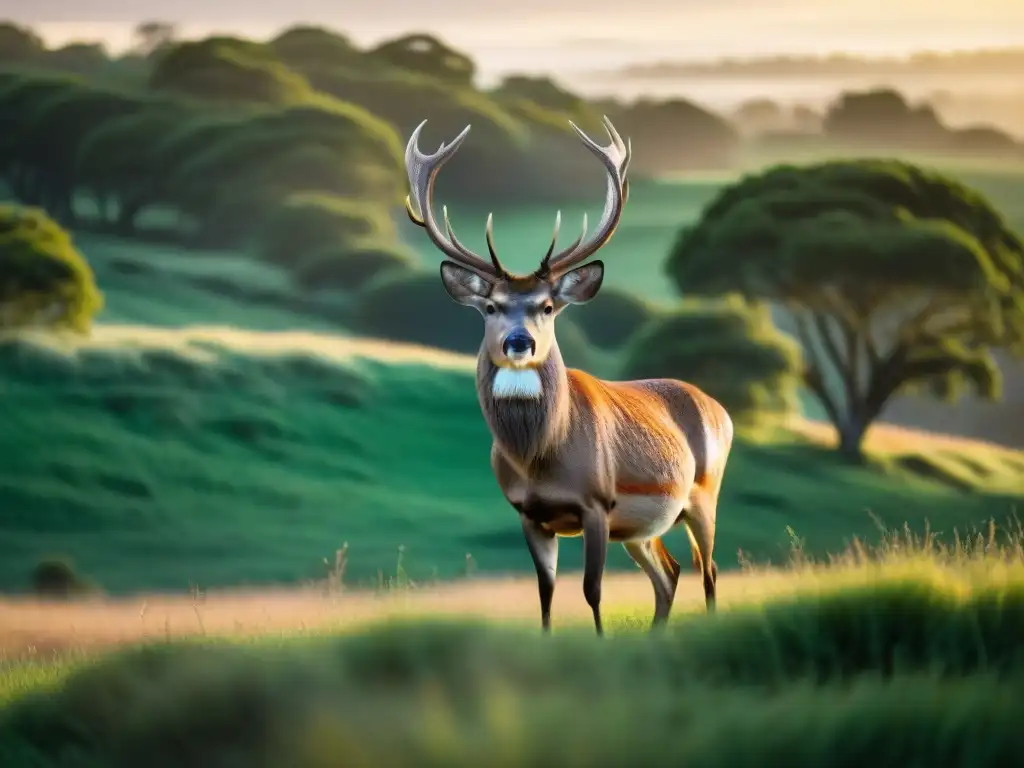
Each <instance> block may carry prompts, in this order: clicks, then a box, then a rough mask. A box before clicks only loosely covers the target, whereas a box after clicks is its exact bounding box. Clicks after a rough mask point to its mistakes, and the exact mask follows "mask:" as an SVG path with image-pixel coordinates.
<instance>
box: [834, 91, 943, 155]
mask: <svg viewBox="0 0 1024 768" xmlns="http://www.w3.org/2000/svg"><path fill="white" fill-rule="evenodd" d="M822 127H823V129H824V131H825V133H826V134H827V135H828V136H829V138H831V139H836V140H838V141H841V142H843V143H847V144H862V145H864V144H866V145H869V146H889V147H913V148H934V147H939V146H942V145H943V144H945V143H946V140H947V130H946V126H945V125H943V123H942V120H941V119H940V118H939V116H938V114H937V113H936V112H935V109H934V108H933V107H932V106H930V105H928V104H922V105H920V106H912V105H910V104H909V103H907V100H906V99H905V98H904V97H903V94H901V93H900V92H899V91H896V90H893V89H891V88H878V89H875V90H870V91H856V92H844V93H842V94H841V95H840V97H839V98H838V99H837V100H836V101H835V103H833V104H832V105H830V106H829V108H828V111H827V112H826V114H825V119H824V123H823V126H822Z"/></svg>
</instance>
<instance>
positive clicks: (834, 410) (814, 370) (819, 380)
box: [793, 311, 842, 431]
mask: <svg viewBox="0 0 1024 768" xmlns="http://www.w3.org/2000/svg"><path fill="white" fill-rule="evenodd" d="M793 321H794V323H795V324H796V332H797V335H798V336H799V337H800V342H801V344H802V345H803V347H804V357H805V363H804V365H805V370H804V383H806V384H807V387H808V388H809V389H810V390H811V392H812V393H813V394H814V396H815V397H817V398H818V401H819V402H820V403H821V405H822V407H823V408H824V409H825V412H826V413H827V414H828V417H829V421H831V422H832V426H834V427H835V428H836V430H837V431H838V430H839V429H840V428H841V425H842V419H841V416H840V412H839V407H838V406H837V405H836V403H835V401H834V400H833V399H832V397H831V395H829V393H828V389H827V388H826V386H825V379H824V377H823V376H822V371H821V363H820V360H819V357H818V354H817V352H816V351H815V349H814V343H813V340H812V338H811V333H810V328H809V327H808V325H807V321H806V319H805V318H804V317H803V315H801V314H800V312H799V311H794V312H793Z"/></svg>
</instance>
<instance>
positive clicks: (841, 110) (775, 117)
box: [733, 88, 1024, 159]
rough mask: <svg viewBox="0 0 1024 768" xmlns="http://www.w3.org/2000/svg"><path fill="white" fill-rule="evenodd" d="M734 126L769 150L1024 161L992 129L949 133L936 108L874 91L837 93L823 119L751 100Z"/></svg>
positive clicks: (1023, 147) (1019, 148)
mask: <svg viewBox="0 0 1024 768" xmlns="http://www.w3.org/2000/svg"><path fill="white" fill-rule="evenodd" d="M733 118H734V120H735V122H736V124H737V125H738V126H740V127H741V129H743V130H744V131H745V132H747V133H749V134H753V135H754V136H755V137H756V141H757V143H758V144H760V145H761V146H762V147H765V148H768V149H782V150H786V149H799V148H801V147H814V146H815V145H818V146H819V147H821V148H826V147H835V148H840V149H842V150H845V151H851V150H853V151H857V150H864V149H870V150H897V151H916V152H927V153H933V154H937V155H947V156H948V155H961V156H973V157H982V156H989V157H991V156H996V157H1007V158H1014V157H1016V158H1019V159H1024V143H1021V142H1020V141H1018V140H1017V139H1015V138H1014V137H1013V136H1011V135H1010V134H1008V133H1006V132H1005V131H1002V130H999V129H998V128H995V127H993V126H991V125H982V124H978V125H973V126H969V127H966V128H951V127H949V126H948V125H946V124H945V122H944V121H943V120H942V118H941V117H940V115H939V113H938V111H937V110H936V109H935V107H934V106H932V105H931V104H928V103H920V104H912V103H911V102H909V101H908V100H907V98H906V97H905V96H904V95H903V94H901V93H900V92H899V91H897V90H895V89H892V88H876V89H870V90H865V91H847V92H843V93H841V94H840V95H839V96H838V97H837V98H836V99H835V100H834V101H833V102H832V103H831V104H829V105H828V107H827V109H825V111H824V112H823V113H821V114H818V113H816V112H815V111H814V110H811V109H809V108H807V107H795V108H792V109H790V108H786V107H783V106H782V105H781V104H777V103H776V102H774V101H772V100H770V99H753V100H750V101H748V102H745V103H744V104H742V105H740V107H739V108H737V109H736V111H735V112H734V114H733Z"/></svg>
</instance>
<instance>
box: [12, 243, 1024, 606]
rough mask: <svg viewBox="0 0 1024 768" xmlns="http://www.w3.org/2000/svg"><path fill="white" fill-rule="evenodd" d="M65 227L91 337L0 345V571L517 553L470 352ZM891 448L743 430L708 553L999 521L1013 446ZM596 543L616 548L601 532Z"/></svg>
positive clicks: (356, 571)
mask: <svg viewBox="0 0 1024 768" xmlns="http://www.w3.org/2000/svg"><path fill="white" fill-rule="evenodd" d="M79 240H80V244H81V247H82V249H83V251H84V252H85V253H86V254H87V255H88V257H89V259H90V261H91V263H92V264H93V266H94V269H95V270H96V273H97V280H98V282H99V283H100V284H101V285H102V286H103V288H104V291H105V296H106V309H105V310H104V313H103V315H102V316H101V318H100V320H101V324H100V325H99V326H98V328H97V329H96V331H95V332H94V336H93V339H92V340H91V341H89V342H88V343H87V344H85V345H84V347H82V348H81V349H79V350H78V352H77V353H76V354H74V355H69V354H68V353H66V352H61V351H59V350H57V349H54V348H52V347H50V346H48V345H47V344H45V343H40V344H38V345H37V344H34V343H29V342H9V343H5V345H4V346H3V347H2V348H0V357H2V360H3V363H2V365H0V371H2V373H0V386H2V390H3V395H4V397H3V400H2V406H0V407H2V409H3V411H4V414H3V419H4V423H5V424H6V425H8V427H7V428H6V429H5V430H4V431H3V433H2V434H0V452H2V453H3V454H4V455H5V456H7V457H8V458H7V459H5V461H4V462H3V465H2V468H0V508H2V509H3V510H4V514H3V516H2V518H0V534H2V535H0V588H3V589H4V590H5V591H6V590H20V589H23V588H25V587H26V586H27V583H28V576H29V574H30V572H31V570H32V568H33V567H34V566H35V565H36V563H37V562H39V561H40V560H41V559H44V558H47V557H67V558H70V559H72V560H73V561H74V563H75V564H76V565H77V566H78V567H79V568H80V569H81V571H82V572H83V573H84V574H85V575H87V576H88V577H91V578H93V579H95V580H96V581H97V582H98V583H99V584H100V585H102V586H103V587H104V588H106V589H108V590H110V591H113V592H130V591H139V590H153V589H161V590H181V589H185V588H187V587H188V586H189V585H190V584H191V585H197V586H199V587H201V588H213V587H223V586H235V585H239V584H245V583H250V584H256V583H295V582H297V581H303V580H310V579H316V578H320V577H322V576H323V574H324V566H323V563H322V559H323V558H325V557H328V558H329V557H331V556H332V554H333V552H334V550H335V549H336V548H338V547H340V546H341V545H342V544H343V543H344V542H348V543H349V547H350V548H349V558H348V560H349V562H348V570H347V578H348V579H350V580H351V581H352V582H355V583H358V582H361V583H367V582H371V583H372V582H375V581H376V580H377V579H378V578H383V577H393V576H394V575H395V573H396V567H398V565H399V564H398V560H399V557H401V559H402V562H401V564H400V567H401V568H402V569H404V570H405V572H407V574H408V575H409V576H410V577H412V578H414V579H417V580H422V579H429V578H431V577H433V576H435V575H436V576H440V577H449V576H454V575H458V574H461V573H464V572H465V570H466V568H467V558H466V555H467V553H469V554H471V556H472V566H473V567H474V568H476V569H478V570H480V571H481V572H492V573H493V572H507V571H521V572H527V571H528V570H529V568H530V564H529V562H528V557H527V555H526V553H525V550H524V549H523V547H522V543H521V541H520V536H521V534H520V533H519V531H518V527H517V526H516V525H515V524H514V522H515V521H514V516H513V515H512V513H511V511H510V510H509V509H508V508H507V507H506V505H505V504H504V502H503V501H502V500H501V498H500V495H499V493H498V491H497V489H496V487H495V486H494V481H493V479H492V478H491V476H490V471H489V468H488V462H487V452H488V445H489V442H488V436H487V433H486V429H485V427H484V425H483V422H482V420H481V419H480V416H479V411H478V406H477V403H476V400H475V393H474V391H473V383H472V375H471V368H472V360H471V358H468V357H462V356H458V355H453V354H446V353H441V352H438V351H436V350H428V349H424V348H415V347H409V346H403V345H396V344H382V343H379V342H374V341H372V340H357V339H354V338H347V337H346V336H345V335H344V334H343V332H342V331H341V330H340V329H339V326H338V325H337V323H336V322H333V321H332V320H331V319H330V307H329V306H320V305H318V304H316V303H315V302H310V301H307V300H300V299H299V298H298V297H297V296H296V295H295V294H294V293H293V292H292V289H291V288H289V286H288V284H287V282H286V281H284V280H283V278H282V276H281V274H280V273H277V272H275V271H274V270H272V269H269V268H257V267H256V266H254V265H253V264H252V263H251V262H249V261H247V260H245V259H243V258H241V257H231V256H226V255H223V254H214V253H207V254H202V253H200V254H193V255H191V256H184V255H182V254H181V253H180V252H175V251H173V250H170V249H164V250H161V249H159V248H147V249H145V250H142V249H139V248H138V247H135V246H129V245H126V244H122V245H119V244H117V242H116V241H109V240H104V239H102V238H96V237H94V236H89V237H80V238H79ZM609 261H610V263H612V264H615V263H616V262H615V261H614V257H613V258H610V259H609ZM611 274H613V275H617V276H618V277H615V278H614V279H615V280H624V281H628V279H629V277H628V276H629V275H630V274H635V272H634V270H630V269H626V268H625V266H624V267H623V268H621V269H615V270H614V271H612V272H611ZM438 290H441V289H440V287H439V288H438ZM396 311H397V310H396ZM467 322H473V320H472V318H467ZM877 433H878V435H884V434H885V431H884V430H878V431H877ZM896 454H897V459H898V458H899V455H903V456H904V458H903V459H900V460H890V461H886V462H885V465H884V467H882V468H880V469H872V470H864V469H861V470H858V469H853V468H849V467H846V466H843V465H842V464H841V463H839V462H838V461H837V460H836V459H835V458H834V457H833V456H832V454H831V453H829V452H828V451H827V450H826V449H825V448H823V447H821V446H820V442H818V443H816V442H815V440H814V439H812V440H808V439H806V437H805V436H804V435H802V434H801V432H800V430H792V431H789V432H788V433H787V434H784V435H782V436H777V440H776V441H775V442H762V443H755V442H748V443H741V444H740V445H738V446H737V448H736V450H735V454H734V458H733V460H732V463H731V466H730V469H729V472H730V476H729V482H728V483H727V484H726V490H725V494H724V497H723V501H722V506H721V518H720V526H719V544H718V552H719V553H720V554H719V555H718V559H719V561H720V563H721V564H722V567H723V568H729V567H730V566H734V565H735V564H736V553H737V550H739V549H742V550H743V551H744V552H745V553H748V554H749V555H750V556H753V557H755V558H758V559H765V558H777V557H779V556H780V555H781V554H782V552H783V551H784V550H785V548H787V547H788V546H789V543H790V542H789V538H788V534H787V532H786V529H787V526H790V527H792V529H794V530H795V531H796V532H797V534H798V535H800V536H802V537H806V539H807V545H808V547H809V548H812V549H813V550H814V551H817V552H821V551H824V550H832V549H835V548H837V547H840V546H841V545H842V544H843V542H844V540H845V539H847V538H848V537H849V536H851V535H855V534H863V535H866V536H868V537H870V536H872V535H873V534H874V533H875V523H874V522H873V521H872V519H871V518H870V516H869V514H868V513H869V512H871V513H874V514H876V515H878V516H879V517H881V518H882V519H883V520H884V521H885V522H886V523H888V524H890V525H899V524H901V523H902V522H903V521H905V520H907V521H910V522H911V523H912V524H913V525H914V526H915V527H917V528H920V527H922V526H923V525H924V521H925V519H927V520H928V521H929V522H930V524H931V526H932V528H933V529H935V530H938V531H944V532H947V533H948V532H950V531H951V530H952V528H953V527H954V526H955V527H958V528H959V529H961V530H964V529H966V528H969V527H971V526H972V525H983V524H984V523H985V522H986V521H987V520H988V518H990V517H994V518H995V519H997V520H999V521H1002V520H1003V519H1005V518H1006V517H1007V516H1008V515H1010V514H1011V512H1012V511H1013V508H1014V503H1015V502H1014V501H1013V500H1012V498H1011V496H1010V494H1012V493H1019V492H1021V491H1022V490H1024V486H1022V484H1021V480H1020V478H1021V477H1022V476H1024V457H1022V456H1021V455H1020V454H1018V453H1014V452H1011V451H1005V450H1000V449H996V448H994V447H988V448H986V449H984V450H979V449H978V448H977V446H974V445H970V446H961V445H959V444H957V443H955V442H954V443H949V442H946V443H944V444H941V445H940V444H939V443H933V442H931V440H930V439H929V438H927V437H924V436H922V437H919V438H918V437H915V438H914V439H913V440H912V441H909V442H907V443H904V444H903V445H901V446H900V447H899V449H898V451H896ZM908 455H909V456H910V457H911V458H909V459H908V458H906V456H908ZM438 456H444V457H445V462H444V464H443V465H441V466H440V467H439V465H438V462H437V457H438ZM931 465H939V467H940V470H941V471H939V472H936V471H935V469H934V467H933V466H931ZM922 472H923V473H924V475H925V476H924V477H923V476H922ZM934 475H938V477H939V479H938V480H936V479H927V476H934ZM951 482H952V485H951V484H950V483H951ZM964 487H967V488H977V489H978V490H974V491H965V490H961V489H962V488H964ZM672 546H673V547H674V548H675V549H677V550H679V549H682V548H683V547H685V539H683V538H682V536H681V535H674V536H673V545H672ZM400 547H404V552H403V553H402V554H401V555H400V554H399V548H400ZM577 550H578V547H572V546H566V547H564V555H563V560H562V562H563V567H564V568H566V569H572V568H575V567H578V565H579V563H580V553H579V552H578V551H577ZM684 551H685V550H684ZM611 562H612V565H613V567H615V568H617V569H622V568H626V569H632V568H633V566H632V565H631V564H630V563H629V561H628V560H627V559H626V557H625V556H624V554H623V553H622V552H621V551H619V550H618V549H617V548H616V549H614V550H613V552H612V561H611Z"/></svg>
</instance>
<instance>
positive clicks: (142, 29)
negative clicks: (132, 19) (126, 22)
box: [131, 21, 178, 57]
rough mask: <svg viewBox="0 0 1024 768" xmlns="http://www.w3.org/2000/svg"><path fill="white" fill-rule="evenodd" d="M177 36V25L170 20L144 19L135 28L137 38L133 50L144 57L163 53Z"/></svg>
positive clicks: (136, 54) (134, 53) (134, 33)
mask: <svg viewBox="0 0 1024 768" xmlns="http://www.w3.org/2000/svg"><path fill="white" fill-rule="evenodd" d="M177 36H178V30H177V27H176V26H175V25H174V24H172V23H171V22H169V21H143V22H141V23H140V24H137V25H136V26H135V29H134V30H133V37H134V38H135V40H134V44H133V45H132V48H131V52H132V54H133V55H135V56H142V57H148V56H152V55H153V54H155V53H161V52H162V51H163V50H164V49H166V48H168V47H170V46H171V45H172V44H173V43H174V39H175V38H176V37H177Z"/></svg>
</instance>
